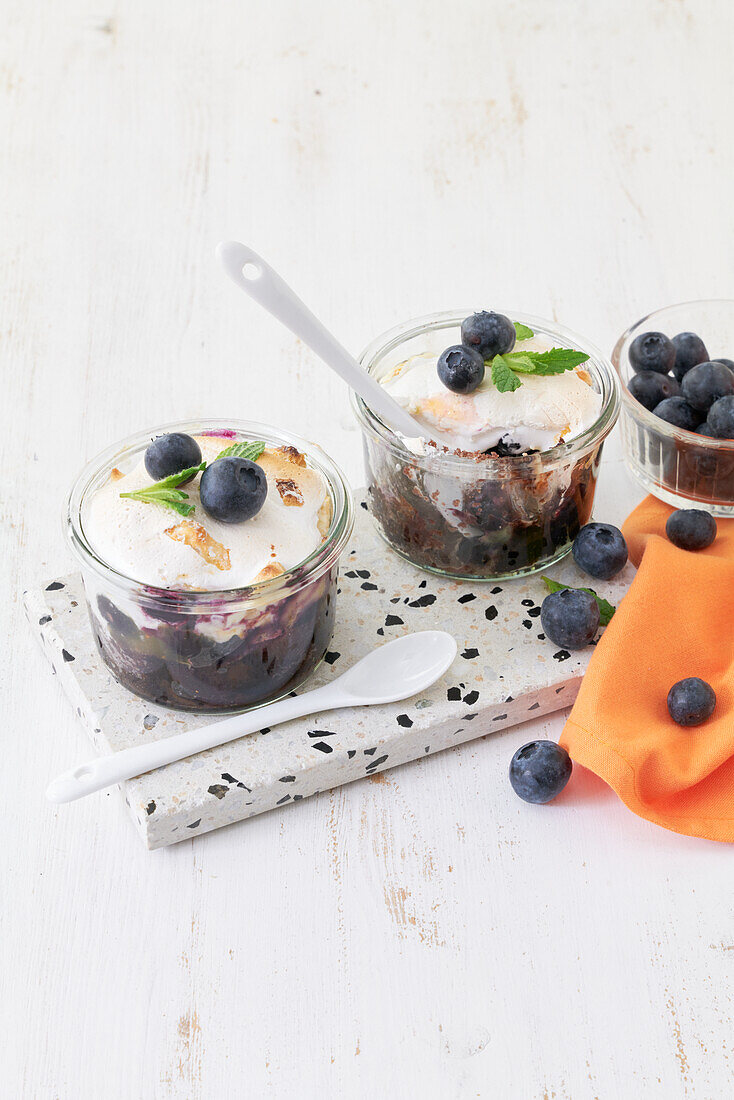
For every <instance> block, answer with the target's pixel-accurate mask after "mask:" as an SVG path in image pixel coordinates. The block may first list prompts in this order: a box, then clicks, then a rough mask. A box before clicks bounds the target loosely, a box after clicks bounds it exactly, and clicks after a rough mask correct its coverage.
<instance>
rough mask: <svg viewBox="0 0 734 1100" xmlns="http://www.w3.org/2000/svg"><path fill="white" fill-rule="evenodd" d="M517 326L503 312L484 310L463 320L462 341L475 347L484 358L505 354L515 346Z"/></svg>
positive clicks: (468, 345)
mask: <svg viewBox="0 0 734 1100" xmlns="http://www.w3.org/2000/svg"><path fill="white" fill-rule="evenodd" d="M515 340H516V333H515V326H514V325H513V323H512V321H511V320H510V318H509V317H505V315H504V314H503V313H491V312H487V310H482V312H481V313H473V314H472V315H471V317H467V318H465V319H464V320H463V321H462V322H461V342H462V344H465V345H466V346H467V347H469V348H475V349H476V350H477V351H478V352H479V354H480V355H481V357H482V359H491V358H492V357H493V356H495V355H505V354H506V353H507V352H508V351H512V349H513V348H514V346H515Z"/></svg>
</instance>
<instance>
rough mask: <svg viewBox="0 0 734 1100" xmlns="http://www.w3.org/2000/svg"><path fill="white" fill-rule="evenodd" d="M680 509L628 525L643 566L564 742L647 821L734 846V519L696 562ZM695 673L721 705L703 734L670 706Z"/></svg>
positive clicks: (644, 510)
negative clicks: (685, 543) (685, 544)
mask: <svg viewBox="0 0 734 1100" xmlns="http://www.w3.org/2000/svg"><path fill="white" fill-rule="evenodd" d="M672 511H673V509H672V508H670V507H668V505H667V504H662V503H661V502H660V501H659V500H656V499H655V498H654V497H647V499H646V500H644V501H643V502H642V504H640V505H639V506H638V507H637V508H636V509H635V510H634V512H632V514H631V515H630V516H629V518H628V519H627V522H626V523H625V525H624V527H623V532H624V536H625V538H626V539H627V545H628V546H629V552H630V559H631V560H632V561H633V562H634V564H635V565H638V566H639V569H638V572H637V576H636V577H635V579H634V580H633V582H632V585H631V587H630V589H629V591H628V593H627V595H626V596H625V597H624V599H623V600H622V601H621V603H620V605H619V607H618V609H617V612H616V614H615V616H614V618H613V619H612V621H611V623H610V624H609V626H608V627H607V628H606V630H605V631H604V634H603V635H602V637H601V639H600V641H599V643H598V645H597V647H596V650H595V652H594V655H593V656H592V659H591V662H590V664H589V668H588V671H587V673H586V675H585V676H584V679H583V682H582V684H581V690H580V692H579V695H578V699H577V700H576V703H575V705H574V708H573V710H572V711H571V715H570V717H569V719H568V722H567V723H566V726H565V729H564V731H563V735H562V737H561V744H562V745H564V746H565V748H566V749H567V750H568V752H569V754H570V755H571V757H572V759H573V760H574V761H576V762H577V763H579V764H583V766H584V767H586V768H589V769H590V770H591V771H593V772H596V774H597V775H599V776H601V778H602V779H604V780H605V781H606V782H607V783H608V784H609V785H610V786H611V787H612V788H613V789H614V790H615V791H616V792H617V794H618V795H619V797H620V798H621V799H622V801H623V802H624V803H625V804H626V805H627V806H628V807H629V808H630V809H631V810H632V811H633V812H634V813H636V814H638V815H639V816H640V817H645V818H647V819H648V821H654V822H655V823H656V824H657V825H662V826H663V827H664V828H666V829H672V830H673V831H675V832H678V833H686V834H687V835H689V836H698V837H705V838H707V839H709V840H730V841H734V520H722V519H718V520H717V527H718V533H717V537H716V539H715V541H714V543H713V544H712V545H711V546H710V547H708V548H707V549H706V550H700V551H698V552H696V553H692V552H689V551H685V550H679V549H678V548H677V547H675V546H673V545H672V543H670V542H668V540H667V539H666V537H665V521H666V520H667V518H668V516H669V515H670V513H671V512H672ZM590 584H591V587H594V584H593V581H592V582H590ZM687 676H700V677H701V678H702V679H703V680H707V681H708V682H709V683H710V684H711V686H712V687H713V689H714V691H715V692H716V699H717V702H716V710H715V711H714V714H713V716H712V717H711V718H709V719H708V721H706V722H704V723H703V725H701V726H694V727H689V728H683V727H681V726H678V725H676V724H675V722H674V721H673V720H672V718H671V717H670V715H669V714H668V708H667V705H666V699H667V695H668V691H669V689H670V688H671V687H672V685H673V684H674V683H675V682H676V681H677V680H682V679H684V678H685V677H687Z"/></svg>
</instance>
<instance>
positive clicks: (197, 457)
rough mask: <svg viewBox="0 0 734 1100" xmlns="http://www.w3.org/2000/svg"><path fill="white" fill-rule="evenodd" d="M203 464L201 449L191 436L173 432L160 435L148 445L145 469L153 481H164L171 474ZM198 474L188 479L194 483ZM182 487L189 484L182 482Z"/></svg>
mask: <svg viewBox="0 0 734 1100" xmlns="http://www.w3.org/2000/svg"><path fill="white" fill-rule="evenodd" d="M200 463H201V447H200V446H199V444H198V443H197V442H196V440H195V439H192V438H191V436H190V435H184V433H183V432H171V433H170V434H169V435H159V436H158V438H157V439H154V440H153V442H152V443H150V444H149V445H148V449H147V450H146V452H145V468H146V470H147V471H148V473H149V474H150V476H151V477H152V478H153V481H162V480H163V478H164V477H170V476H171V474H180V473H181V471H182V470H188V469H190V468H191V467H192V466H198V465H199V464H200ZM194 477H196V474H192V475H191V477H190V478H189V479H188V480H189V481H192V480H193V478H194ZM181 484H182V485H185V484H187V482H181Z"/></svg>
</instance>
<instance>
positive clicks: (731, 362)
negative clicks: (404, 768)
mask: <svg viewBox="0 0 734 1100" xmlns="http://www.w3.org/2000/svg"><path fill="white" fill-rule="evenodd" d="M711 362H712V363H723V364H724V366H725V367H728V368H729V370H731V371H734V359H725V358H722V359H712V360H711Z"/></svg>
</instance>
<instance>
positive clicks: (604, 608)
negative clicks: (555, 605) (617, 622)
mask: <svg viewBox="0 0 734 1100" xmlns="http://www.w3.org/2000/svg"><path fill="white" fill-rule="evenodd" d="M543 583H544V584H545V587H546V588H547V589H548V591H549V592H562V591H563V589H564V588H571V589H572V590H573V591H574V592H588V593H589V595H591V596H593V597H594V599H595V600H596V602H597V603H598V605H599V625H600V626H608V625H609V623H610V622H611V621H612V615H613V614H614V612H615V611H616V610H617V609H616V607H614V605H613V604H610V603H609V601H608V600H605V599H604V598H603V596H598V595H597V594H596V592H595V591H594V589H593V588H574V586H573V585H572V584H559V583H558V581H554V580H552V579H551V578H550V577H543Z"/></svg>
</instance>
